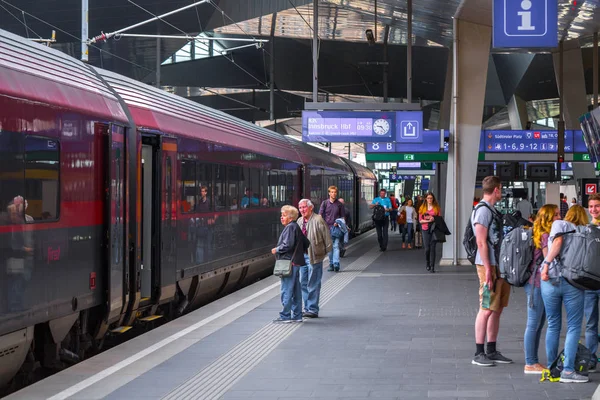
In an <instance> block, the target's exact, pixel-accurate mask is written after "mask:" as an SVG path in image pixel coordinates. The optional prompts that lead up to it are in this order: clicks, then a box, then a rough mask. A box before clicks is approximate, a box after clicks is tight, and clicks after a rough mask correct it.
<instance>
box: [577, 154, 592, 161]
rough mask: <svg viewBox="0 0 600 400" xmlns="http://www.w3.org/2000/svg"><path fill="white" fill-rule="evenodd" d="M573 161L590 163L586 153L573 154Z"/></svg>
mask: <svg viewBox="0 0 600 400" xmlns="http://www.w3.org/2000/svg"><path fill="white" fill-rule="evenodd" d="M573 161H590V155H589V154H588V153H574V154H573Z"/></svg>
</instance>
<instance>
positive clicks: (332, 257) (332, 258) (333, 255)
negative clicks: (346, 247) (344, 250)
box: [329, 236, 341, 268]
mask: <svg viewBox="0 0 600 400" xmlns="http://www.w3.org/2000/svg"><path fill="white" fill-rule="evenodd" d="M331 241H332V242H333V247H332V248H331V251H330V252H329V265H333V266H335V267H338V268H339V266H340V242H341V241H340V238H334V237H333V236H332V237H331Z"/></svg>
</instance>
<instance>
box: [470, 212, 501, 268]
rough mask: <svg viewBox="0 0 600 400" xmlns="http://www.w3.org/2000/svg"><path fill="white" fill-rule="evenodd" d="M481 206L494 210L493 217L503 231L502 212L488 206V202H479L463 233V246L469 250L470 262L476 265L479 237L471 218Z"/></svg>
mask: <svg viewBox="0 0 600 400" xmlns="http://www.w3.org/2000/svg"><path fill="white" fill-rule="evenodd" d="M481 207H487V208H488V209H489V210H490V211H491V212H492V217H493V219H494V220H495V221H496V225H497V226H498V229H499V231H500V232H502V216H501V215H500V213H499V212H498V211H496V210H495V209H493V208H491V207H490V206H488V205H487V203H485V202H483V201H482V202H480V203H479V204H477V206H475V209H474V210H473V211H472V212H471V216H470V217H469V223H468V224H467V227H466V229H465V234H464V235H463V246H464V248H465V251H466V252H467V260H469V262H470V263H471V264H473V265H475V257H476V256H477V238H476V237H475V231H474V230H473V224H472V223H471V220H472V218H473V215H474V214H475V212H476V211H477V210H479V208H481Z"/></svg>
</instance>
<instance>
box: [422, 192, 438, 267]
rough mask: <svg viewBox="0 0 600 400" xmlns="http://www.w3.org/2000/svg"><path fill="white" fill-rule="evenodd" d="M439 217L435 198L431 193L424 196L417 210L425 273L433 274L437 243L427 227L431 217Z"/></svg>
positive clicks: (429, 224) (430, 222)
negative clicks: (423, 200)
mask: <svg viewBox="0 0 600 400" xmlns="http://www.w3.org/2000/svg"><path fill="white" fill-rule="evenodd" d="M440 215H441V211H440V205H439V204H438V202H437V200H436V199H435V196H434V195H433V193H431V192H429V193H427V195H426V196H425V202H424V203H423V204H422V205H421V208H420V209H419V223H420V224H421V229H422V231H423V244H424V245H425V258H426V261H427V271H429V272H431V273H434V272H435V258H436V252H435V247H436V245H437V242H436V241H435V236H434V235H433V231H432V230H430V229H429V227H430V226H431V224H432V223H433V217H435V216H440Z"/></svg>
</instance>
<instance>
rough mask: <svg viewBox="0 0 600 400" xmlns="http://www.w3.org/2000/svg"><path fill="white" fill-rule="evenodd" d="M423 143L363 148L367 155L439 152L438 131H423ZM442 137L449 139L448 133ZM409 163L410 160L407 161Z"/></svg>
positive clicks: (445, 147) (482, 142)
mask: <svg viewBox="0 0 600 400" xmlns="http://www.w3.org/2000/svg"><path fill="white" fill-rule="evenodd" d="M421 134H422V137H423V141H422V142H421V143H418V144H417V143H407V142H402V143H400V142H395V143H367V144H366V146H365V149H366V152H367V153H435V152H439V151H440V131H437V130H434V131H423V132H422V133H421ZM444 137H445V138H446V139H448V138H449V137H450V132H449V131H447V130H446V131H444ZM483 151H484V138H483V131H482V132H481V137H480V139H479V152H480V153H482V152H483ZM444 152H446V153H447V152H448V142H444ZM407 161H410V160H407Z"/></svg>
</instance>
